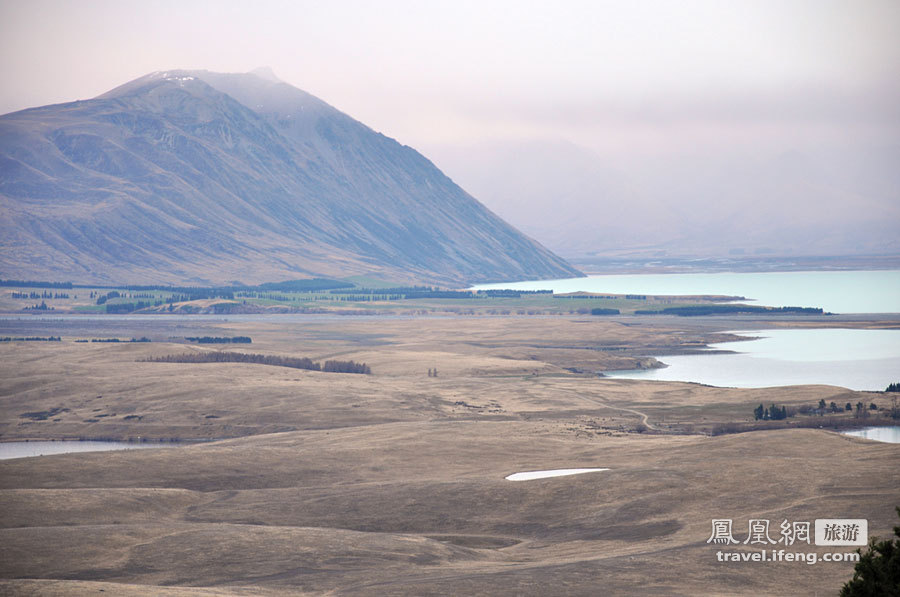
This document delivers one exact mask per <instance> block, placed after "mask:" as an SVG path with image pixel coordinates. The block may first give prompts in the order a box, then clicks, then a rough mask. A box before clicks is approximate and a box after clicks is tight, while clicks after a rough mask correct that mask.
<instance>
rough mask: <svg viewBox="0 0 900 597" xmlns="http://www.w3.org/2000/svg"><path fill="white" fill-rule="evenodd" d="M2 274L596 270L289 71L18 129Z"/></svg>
mask: <svg viewBox="0 0 900 597" xmlns="http://www.w3.org/2000/svg"><path fill="white" fill-rule="evenodd" d="M0 209H2V219H0V220H2V221H0V235H2V241H0V242H2V253H0V272H2V277H4V278H29V279H34V278H40V279H53V280H72V281H77V282H135V283H160V282H172V283H182V282H193V283H204V284H205V283H225V282H232V281H240V282H244V283H258V282H263V281H272V280H280V279H288V278H303V277H314V276H326V277H344V276H350V275H375V276H378V277H381V278H385V279H391V280H398V281H408V282H417V281H424V282H433V283H443V284H450V285H459V284H464V283H469V282H479V281H500V280H516V279H537V278H559V277H569V276H574V275H579V272H578V271H577V270H575V269H573V268H572V267H571V266H570V265H568V264H567V263H566V262H565V261H564V260H562V259H560V258H559V257H557V256H556V255H554V254H553V253H551V252H550V251H548V250H547V249H545V248H544V247H542V246H541V245H539V244H538V243H536V242H535V241H533V240H531V239H530V238H528V237H526V236H524V235H523V234H521V233H520V232H518V231H517V230H516V229H514V228H513V227H511V226H510V225H508V224H507V223H506V222H504V221H503V220H501V219H500V218H499V217H497V216H496V215H494V214H493V213H492V212H490V211H489V210H488V209H486V208H485V207H484V206H482V205H481V204H480V203H479V202H478V201H477V200H475V199H474V198H473V197H472V196H471V195H469V194H467V193H466V192H465V191H463V190H462V189H461V188H460V187H459V186H457V185H456V184H454V183H453V181H451V180H450V179H449V178H447V177H446V176H445V175H444V174H442V173H441V171H440V170H438V169H437V168H436V167H435V166H434V165H433V164H432V163H431V162H430V161H428V160H427V159H426V158H424V157H423V156H422V155H420V154H419V153H418V152H416V151H415V150H413V149H411V148H409V147H406V146H403V145H401V144H399V143H397V142H396V141H394V140H392V139H390V138H388V137H385V136H384V135H381V134H379V133H376V132H374V131H372V130H371V129H370V128H368V127H366V126H365V125H363V124H361V123H360V122H357V121H356V120H354V119H352V118H350V117H349V116H347V115H345V114H343V113H341V112H340V111H338V110H336V109H335V108H333V107H331V106H329V105H328V104H326V103H325V102H323V101H321V100H319V99H317V98H315V97H313V96H312V95H309V94H308V93H305V92H303V91H301V90H299V89H297V88H295V87H292V86H290V85H288V84H286V83H284V82H281V81H279V80H278V79H277V78H276V77H275V76H274V75H273V74H272V73H271V71H267V70H259V71H254V72H252V73H246V74H219V73H211V72H207V71H168V72H157V73H153V74H150V75H147V76H144V77H141V78H139V79H137V80H134V81H131V82H130V83H127V84H125V85H122V86H120V87H118V88H116V89H113V90H112V91H109V92H108V93H105V94H103V95H101V96H99V97H97V98H95V99H92V100H86V101H76V102H71V103H65V104H58V105H51V106H44V107H40V108H32V109H28V110H23V111H20V112H15V113H12V114H7V115H4V116H2V117H0Z"/></svg>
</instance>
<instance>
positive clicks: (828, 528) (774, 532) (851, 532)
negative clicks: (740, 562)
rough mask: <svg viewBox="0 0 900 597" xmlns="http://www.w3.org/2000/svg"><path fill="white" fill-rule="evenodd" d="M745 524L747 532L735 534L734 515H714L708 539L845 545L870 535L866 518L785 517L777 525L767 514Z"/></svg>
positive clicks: (859, 543) (863, 541)
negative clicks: (800, 518)
mask: <svg viewBox="0 0 900 597" xmlns="http://www.w3.org/2000/svg"><path fill="white" fill-rule="evenodd" d="M744 528H746V531H745V534H742V535H741V534H739V535H738V537H737V538H735V534H736V532H737V531H736V529H735V526H734V520H733V519H731V518H714V519H712V530H711V533H710V536H709V538H708V539H707V540H706V542H707V543H711V544H715V545H778V544H781V545H785V546H792V545H794V544H805V545H830V546H838V547H845V546H862V545H865V544H866V543H867V541H868V535H869V524H868V521H867V520H866V519H865V518H817V519H815V521H814V523H811V522H810V521H808V520H804V521H789V520H787V519H784V520H782V522H781V523H780V524H778V525H777V526H775V525H772V523H771V521H770V520H768V519H765V518H750V519H748V520H747V524H746V527H742V530H743V529H744ZM741 538H743V541H741V540H740V539H741ZM813 541H814V542H813Z"/></svg>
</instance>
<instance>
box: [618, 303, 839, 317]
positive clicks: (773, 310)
mask: <svg viewBox="0 0 900 597" xmlns="http://www.w3.org/2000/svg"><path fill="white" fill-rule="evenodd" d="M634 314H635V315H678V316H679V317H697V316H700V315H743V314H759V315H776V314H785V315H830V314H828V313H825V312H824V310H823V309H821V308H819V307H759V306H756V305H687V306H684V307H666V308H664V309H659V310H655V311H654V310H651V309H637V310H635V312H634Z"/></svg>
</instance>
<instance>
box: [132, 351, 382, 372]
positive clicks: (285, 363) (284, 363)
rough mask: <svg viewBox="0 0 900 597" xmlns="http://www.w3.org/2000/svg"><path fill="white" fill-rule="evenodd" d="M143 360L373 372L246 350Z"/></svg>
mask: <svg viewBox="0 0 900 597" xmlns="http://www.w3.org/2000/svg"><path fill="white" fill-rule="evenodd" d="M142 362H153V363H251V364H254V365H273V366H275V367H291V368H293V369H306V370H309V371H325V372H328V373H361V374H365V375H368V374H370V373H372V370H371V368H369V366H368V365H366V364H365V363H357V362H355V361H336V360H329V361H325V364H324V365H322V364H320V363H317V362H315V361H313V360H312V359H310V358H308V357H283V356H278V355H269V354H253V353H246V352H190V353H185V354H174V355H166V356H161V357H150V358H148V359H143V361H142Z"/></svg>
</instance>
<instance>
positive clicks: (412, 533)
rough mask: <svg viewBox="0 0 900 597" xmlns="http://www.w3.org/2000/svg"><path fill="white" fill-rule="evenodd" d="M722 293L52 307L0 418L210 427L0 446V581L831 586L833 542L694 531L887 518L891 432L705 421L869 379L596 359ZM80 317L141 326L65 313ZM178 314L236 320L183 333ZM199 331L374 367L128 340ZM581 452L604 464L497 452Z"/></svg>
mask: <svg viewBox="0 0 900 597" xmlns="http://www.w3.org/2000/svg"><path fill="white" fill-rule="evenodd" d="M742 321H745V320H741V319H740V318H738V319H728V318H721V319H720V318H703V319H697V320H685V319H683V318H681V319H676V318H653V319H641V318H620V319H600V318H589V317H587V318H573V317H544V318H541V317H529V318H517V317H495V318H418V319H405V318H347V317H307V318H297V319H293V320H290V321H279V322H276V321H270V322H244V323H240V322H230V323H229V322H209V321H207V322H190V321H188V320H173V321H162V320H155V321H151V322H150V323H147V320H141V321H131V322H129V321H123V320H110V321H109V322H108V323H104V322H103V321H98V320H93V321H90V322H87V321H85V322H75V323H67V324H65V325H68V326H70V327H69V328H66V329H62V330H60V329H58V330H57V333H56V334H54V335H57V334H59V335H61V336H62V337H63V341H61V342H10V343H3V344H2V345H0V363H2V364H0V371H2V373H0V440H7V441H9V440H15V439H25V438H32V439H38V438H44V439H61V438H107V439H138V438H141V439H150V440H157V439H165V440H168V439H179V440H206V441H205V442H204V443H198V444H196V445H189V446H185V447H179V448H174V449H166V450H162V449H160V450H139V451H124V452H102V453H100V452H98V453H89V454H68V455H58V456H45V457H36V458H28V459H17V460H7V461H0V578H2V579H5V580H2V581H0V593H2V594H7V593H8V594H26V595H27V594H35V595H38V594H40V595H55V594H59V595H63V594H65V595H72V594H75V595H80V594H95V593H96V592H98V591H100V590H105V591H106V592H108V593H111V594H126V595H130V594H134V595H144V594H148V595H149V594H154V595H157V594H158V595H219V594H229V595H232V594H233V595H259V594H262V595H269V594H272V595H274V594H317V595H318V594H339V595H342V594H348V595H349V594H353V595H357V594H360V595H448V594H459V595H507V594H508V595H552V594H567V595H596V594H598V593H599V592H604V593H608V594H649V595H654V594H658V595H694V594H746V595H758V594H770V595H806V594H808V595H813V594H816V593H818V594H835V593H836V592H837V591H838V590H839V588H840V586H841V584H842V583H843V582H845V581H846V580H848V579H849V578H850V577H851V576H852V573H853V564H852V563H848V562H824V561H820V562H818V563H816V564H808V563H804V562H778V563H760V562H741V563H736V562H722V561H719V560H718V559H717V555H716V554H717V552H719V551H723V550H724V551H734V552H743V553H749V552H751V551H754V550H758V549H762V548H766V549H769V550H771V549H787V550H788V551H796V552H810V553H816V554H818V556H819V558H820V559H821V556H823V555H824V554H825V553H827V552H835V553H850V552H852V548H849V547H844V548H834V547H832V548H824V547H816V546H815V545H806V544H803V545H802V546H801V545H799V544H796V545H794V546H793V547H786V548H785V547H784V545H783V544H775V545H771V544H770V545H766V546H762V545H752V544H751V545H744V544H740V545H735V546H733V547H723V546H721V545H714V544H712V543H707V540H708V539H709V538H710V536H711V524H712V520H713V519H729V520H732V521H733V524H734V537H735V538H736V539H738V540H739V541H741V542H743V540H744V539H745V538H747V537H748V528H747V526H748V522H749V521H750V520H751V519H765V520H769V521H770V524H771V526H770V531H769V534H770V536H771V537H772V539H774V540H776V541H777V540H778V539H779V538H780V534H779V532H780V531H779V528H780V525H781V523H782V521H785V520H787V521H791V522H795V521H809V522H812V521H814V520H815V519H818V518H865V519H867V520H868V524H869V533H870V535H880V536H882V537H885V536H888V535H889V534H890V532H891V527H892V525H894V524H896V515H895V513H894V509H893V508H894V506H895V505H897V504H898V503H900V479H898V477H897V474H896V469H897V462H898V458H900V446H898V445H895V444H883V443H877V442H871V441H867V440H862V439H857V438H850V437H846V436H842V435H839V434H837V433H834V432H832V431H829V430H825V429H799V428H790V427H788V428H782V429H773V430H766V431H755V432H750V433H738V434H730V435H716V436H711V435H709V433H710V432H711V431H712V430H714V429H715V428H716V427H717V426H721V425H725V424H727V423H734V422H747V421H749V420H752V411H753V408H754V407H755V406H756V405H758V404H760V403H761V402H765V403H766V404H769V403H776V404H783V405H788V406H801V405H805V404H816V403H818V401H819V400H820V399H824V400H826V402H832V401H835V402H837V403H839V404H843V403H845V402H853V403H856V402H857V401H864V402H865V403H869V402H876V403H878V404H879V406H881V407H887V406H889V404H890V401H889V399H888V397H887V396H886V395H884V394H882V393H871V392H852V391H849V390H846V389H843V388H837V387H831V386H796V387H788V388H770V389H759V390H752V389H750V390H748V389H744V390H739V389H724V388H713V387H707V386H700V385H698V384H689V383H674V382H639V381H631V380H613V379H604V378H599V377H597V376H596V374H595V373H596V372H597V371H600V370H604V369H609V368H622V367H623V366H626V365H629V364H634V363H635V362H642V360H644V359H645V358H646V355H648V354H666V353H675V354H683V353H685V352H690V351H692V350H696V349H697V348H699V347H701V346H703V345H704V344H705V343H708V342H712V341H720V340H722V339H723V338H725V337H727V334H724V333H723V330H734V329H738V328H739V327H741V326H742V325H743V324H742V323H741V322H742ZM778 321H779V322H780V323H779V324H778V325H790V320H785V319H779V320H778ZM804 321H806V320H804ZM829 321H833V320H829ZM897 323H898V322H897V321H895V320H890V319H887V320H879V321H868V320H866V319H865V318H862V317H857V318H853V319H852V320H849V319H848V321H847V322H846V325H854V326H874V327H896V325H897ZM763 324H765V322H761V321H760V320H757V319H753V320H752V321H750V322H749V323H747V324H746V325H747V326H748V327H750V328H752V329H759V328H760V327H761V325H763ZM57 325H63V324H61V323H59V324H57ZM77 326H81V327H77ZM104 326H106V327H105V329H104ZM32 331H34V332H35V333H37V332H41V331H42V330H41V329H37V330H32ZM91 334H93V335H95V336H98V335H107V336H109V335H118V336H121V337H130V336H147V337H150V338H151V339H152V340H153V341H152V342H149V343H118V344H114V343H75V342H73V341H71V339H70V338H73V337H80V336H85V335H91ZM189 334H193V335H204V334H209V335H216V336H234V335H246V336H251V337H252V338H253V343H252V344H251V345H249V346H237V345H226V346H224V347H223V346H212V347H211V346H197V345H191V344H185V343H184V342H183V341H182V340H178V338H180V337H183V336H185V335H189ZM40 335H47V333H41V334H40ZM203 350H240V351H244V352H253V353H261V354H271V355H283V356H308V357H310V358H312V359H314V360H317V361H324V360H327V359H342V360H354V361H357V362H365V363H367V364H368V365H370V366H371V368H372V372H373V373H372V375H355V374H337V373H324V372H318V371H304V370H297V369H290V368H285V367H275V366H268V365H254V364H239V363H208V364H207V363H202V364H187V363H158V362H146V361H145V360H144V359H147V358H148V357H153V356H162V355H168V354H179V353H183V352H186V351H203ZM434 369H437V376H436V377H434V376H431V375H429V370H432V371H433V370H434ZM209 440H216V441H209ZM582 467H600V468H608V469H610V470H608V471H602V472H595V473H590V474H584V475H576V476H567V477H556V478H549V479H540V480H532V481H522V482H512V481H507V480H505V479H504V477H506V476H507V475H509V474H511V473H515V472H520V471H532V470H542V469H557V468H582Z"/></svg>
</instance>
